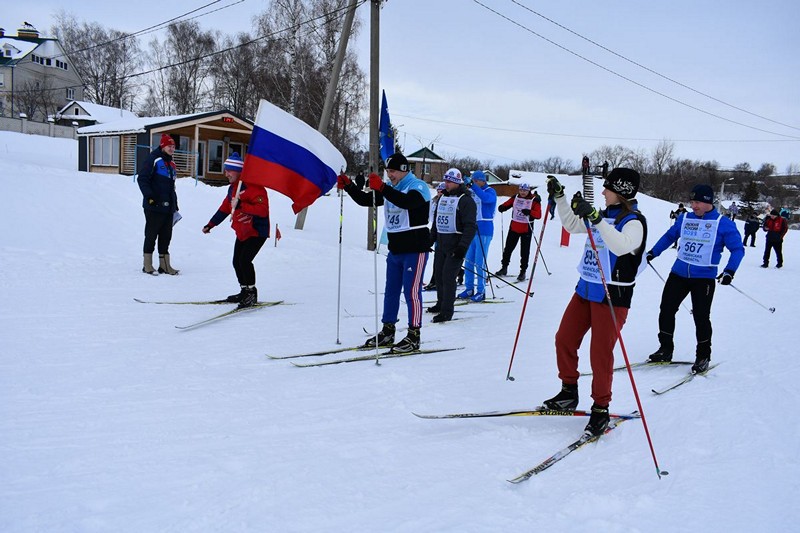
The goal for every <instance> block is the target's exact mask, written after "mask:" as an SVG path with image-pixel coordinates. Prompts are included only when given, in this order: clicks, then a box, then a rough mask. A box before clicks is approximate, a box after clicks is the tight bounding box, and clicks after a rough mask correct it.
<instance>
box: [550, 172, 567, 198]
mask: <svg viewBox="0 0 800 533" xmlns="http://www.w3.org/2000/svg"><path fill="white" fill-rule="evenodd" d="M547 195H548V196H554V197H556V198H561V197H562V196H564V186H563V185H561V182H560V181H558V179H557V178H556V177H555V176H552V175H550V176H547Z"/></svg>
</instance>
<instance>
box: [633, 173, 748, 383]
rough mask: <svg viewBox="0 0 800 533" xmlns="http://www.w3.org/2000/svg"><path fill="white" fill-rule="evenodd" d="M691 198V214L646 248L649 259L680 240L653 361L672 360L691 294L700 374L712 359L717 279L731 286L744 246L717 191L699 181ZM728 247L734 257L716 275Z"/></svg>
mask: <svg viewBox="0 0 800 533" xmlns="http://www.w3.org/2000/svg"><path fill="white" fill-rule="evenodd" d="M690 199H691V200H690V202H689V207H690V208H691V212H689V213H685V214H681V215H679V216H678V217H677V218H676V219H675V223H674V224H672V226H671V227H670V228H669V229H668V230H667V231H666V233H664V235H662V236H661V238H660V239H659V240H658V242H656V244H655V246H653V248H652V249H651V250H650V251H649V252H647V262H648V263H650V262H651V261H653V259H655V258H656V257H658V256H659V255H661V254H662V253H663V252H664V250H666V249H667V248H669V247H670V246H672V244H673V243H675V242H677V241H678V239H680V247H679V248H678V257H677V259H676V260H675V262H674V263H673V265H672V271H671V272H670V274H669V277H668V278H667V281H666V283H665V284H664V291H663V293H662V294H661V310H660V312H659V315H658V341H659V348H658V350H656V351H655V352H653V353H652V354H651V355H650V358H649V361H652V362H659V363H663V362H668V361H672V353H673V351H674V349H675V344H674V340H673V336H674V333H675V314H676V313H677V312H678V309H679V308H680V305H681V302H683V300H684V299H685V298H686V296H688V295H689V294H691V295H692V316H693V318H694V324H695V336H696V339H697V346H696V349H695V362H694V365H692V372H693V373H695V374H700V373H703V372H706V371H707V370H708V367H709V364H710V361H711V303H712V302H713V300H714V287H715V284H714V279H715V278H716V280H717V281H719V283H720V284H721V285H730V284H731V281H733V276H734V275H735V274H736V269H737V268H739V263H741V261H742V258H743V257H744V245H743V244H742V235H741V234H740V233H739V230H738V229H737V228H736V224H735V223H734V222H733V221H732V220H731V219H729V218H728V217H723V216H722V215H721V214H720V213H719V212H718V211H717V210H716V209H715V208H714V190H713V189H712V188H711V186H710V185H706V184H699V185H696V186H695V187H694V188H693V189H692V192H691V196H690ZM724 248H727V249H728V251H730V257H729V258H728V262H727V263H726V264H725V268H724V270H723V271H722V274H719V275H717V266H718V265H719V264H720V261H721V260H722V250H723V249H724Z"/></svg>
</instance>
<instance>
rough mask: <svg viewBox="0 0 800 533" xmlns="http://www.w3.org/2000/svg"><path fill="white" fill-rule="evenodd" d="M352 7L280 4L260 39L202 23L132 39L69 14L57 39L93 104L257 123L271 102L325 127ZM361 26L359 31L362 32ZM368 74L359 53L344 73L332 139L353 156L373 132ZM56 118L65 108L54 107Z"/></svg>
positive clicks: (260, 28)
mask: <svg viewBox="0 0 800 533" xmlns="http://www.w3.org/2000/svg"><path fill="white" fill-rule="evenodd" d="M348 3H349V2H348V1H347V0H272V1H271V2H269V4H268V5H267V7H266V9H265V10H264V12H262V13H261V14H259V15H258V16H257V18H256V20H254V21H253V27H254V33H249V32H246V31H243V32H240V33H238V34H236V35H235V36H230V35H222V34H220V32H218V31H207V30H203V29H202V28H201V26H200V24H199V23H198V22H197V21H192V20H189V21H180V22H176V23H172V24H170V25H168V26H166V29H165V31H163V32H159V33H160V34H161V36H160V37H153V38H152V39H151V40H150V41H149V42H148V43H147V46H146V51H145V48H143V47H142V45H141V44H140V42H139V39H141V38H143V36H144V35H147V34H149V33H151V32H149V31H143V32H142V33H141V35H129V34H125V33H122V32H118V31H116V30H112V29H106V28H104V27H103V26H101V25H100V24H97V23H94V22H78V21H77V20H76V18H75V17H74V16H73V15H72V14H70V13H68V12H66V11H61V12H59V13H58V14H57V15H56V17H55V20H56V24H55V26H54V27H53V28H52V32H53V34H54V35H55V36H56V37H57V38H58V39H59V40H60V41H61V43H62V45H63V46H64V48H65V49H66V50H67V51H68V53H69V58H70V60H71V61H72V63H73V65H74V67H75V68H76V70H77V71H78V73H79V74H80V75H81V77H82V78H83V81H84V83H85V85H86V87H85V95H86V99H87V100H89V101H92V102H95V103H98V104H102V105H108V106H112V107H120V108H125V109H130V110H132V111H135V112H137V113H138V114H140V115H142V116H169V115H180V114H189V113H196V112H201V111H207V110H213V109H221V108H224V109H229V110H231V111H233V112H235V113H237V114H240V115H242V116H244V117H247V118H253V117H254V116H255V113H256V110H257V108H258V102H259V100H260V99H262V98H263V99H266V100H269V101H270V102H272V103H273V104H275V105H277V106H279V107H281V108H282V109H285V110H287V111H288V112H290V113H292V114H293V115H295V116H297V117H298V118H300V119H302V120H304V121H306V122H307V123H309V124H311V125H312V126H314V127H316V126H317V125H318V123H319V120H320V116H321V114H322V108H323V106H324V101H325V92H326V88H327V82H328V79H329V78H330V74H331V71H332V70H333V65H334V58H335V56H336V50H337V48H338V45H339V39H340V38H341V33H342V24H343V18H344V15H345V11H346V7H347V5H348ZM359 29H360V27H359V22H358V19H356V22H355V25H354V27H353V29H352V31H353V36H356V35H357V34H358V31H359ZM366 89H367V87H366V84H365V75H364V72H363V71H362V70H361V68H360V67H359V65H358V63H357V60H356V57H355V54H354V53H352V52H351V53H349V54H348V56H347V57H346V59H345V63H344V66H343V68H342V71H341V77H340V84H339V90H338V93H337V95H336V101H335V103H334V108H333V116H332V119H331V127H330V129H329V137H330V138H331V141H332V142H334V144H336V145H337V146H338V147H339V148H340V149H341V150H342V151H343V153H345V155H348V154H352V152H353V150H354V148H355V145H356V141H357V137H358V136H359V135H360V134H361V132H362V131H363V129H364V128H365V127H366V123H365V113H364V112H363V109H364V108H365V105H366V104H365V101H366V97H367V90H366ZM53 111H55V110H53Z"/></svg>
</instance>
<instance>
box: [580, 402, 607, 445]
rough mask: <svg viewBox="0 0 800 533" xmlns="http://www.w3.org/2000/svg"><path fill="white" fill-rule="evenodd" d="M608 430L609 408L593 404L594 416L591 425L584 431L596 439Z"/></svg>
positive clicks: (590, 419)
mask: <svg viewBox="0 0 800 533" xmlns="http://www.w3.org/2000/svg"><path fill="white" fill-rule="evenodd" d="M606 429H608V406H607V405H606V406H603V405H597V404H596V403H595V404H592V414H591V415H590V416H589V423H588V424H586V429H584V430H583V431H584V432H585V433H587V434H589V435H592V436H594V437H599V436H600V435H602V434H603V433H605V432H606Z"/></svg>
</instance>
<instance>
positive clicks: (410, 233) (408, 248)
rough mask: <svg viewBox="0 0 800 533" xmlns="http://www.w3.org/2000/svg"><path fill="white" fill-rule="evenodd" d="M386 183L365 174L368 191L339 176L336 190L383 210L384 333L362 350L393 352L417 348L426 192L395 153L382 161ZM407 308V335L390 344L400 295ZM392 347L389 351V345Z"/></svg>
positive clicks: (425, 255) (425, 245)
mask: <svg viewBox="0 0 800 533" xmlns="http://www.w3.org/2000/svg"><path fill="white" fill-rule="evenodd" d="M386 173H387V174H388V175H389V181H390V183H384V181H383V180H382V179H381V177H380V176H378V175H377V174H375V173H372V174H370V175H369V178H368V184H369V188H370V189H371V190H370V192H367V191H362V190H360V189H359V188H358V186H357V185H355V184H354V183H353V182H352V181H350V179H349V178H348V177H347V176H345V175H341V176H339V180H338V185H337V186H338V188H339V189H342V190H344V191H345V192H346V193H347V194H348V195H350V198H352V199H353V200H354V201H355V202H356V203H357V204H358V205H360V206H363V207H370V206H372V202H373V194H374V202H375V205H376V206H383V207H384V209H383V212H384V228H385V229H386V231H387V234H388V239H389V254H388V255H387V256H386V285H385V289H384V296H383V317H382V319H381V322H383V328H382V329H381V331H380V332H379V333H378V335H377V338H376V337H372V338H370V339H369V340H368V341H367V343H366V344H365V347H373V348H374V347H375V343H376V341H377V345H378V346H383V347H390V346H391V347H392V351H393V352H396V353H408V352H413V351H415V350H418V349H419V345H420V328H421V327H422V285H423V278H422V276H423V274H424V273H425V263H426V262H427V261H428V250H429V249H430V230H429V229H428V213H429V211H430V200H431V193H430V189H429V188H428V185H427V184H426V183H425V182H424V181H422V180H420V179H419V178H417V177H416V176H415V175H414V174H413V173H412V172H411V170H410V167H409V165H408V160H407V159H406V158H405V156H404V155H403V154H401V153H399V152H398V153H395V154H392V155H391V156H389V159H387V160H386ZM401 292H402V293H403V294H404V296H405V299H406V305H407V307H408V334H407V335H406V337H405V338H404V339H403V340H401V341H400V342H398V343H397V344H394V334H395V323H396V322H397V315H398V313H399V311H400V293H401ZM393 344H394V346H392V345H393Z"/></svg>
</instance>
